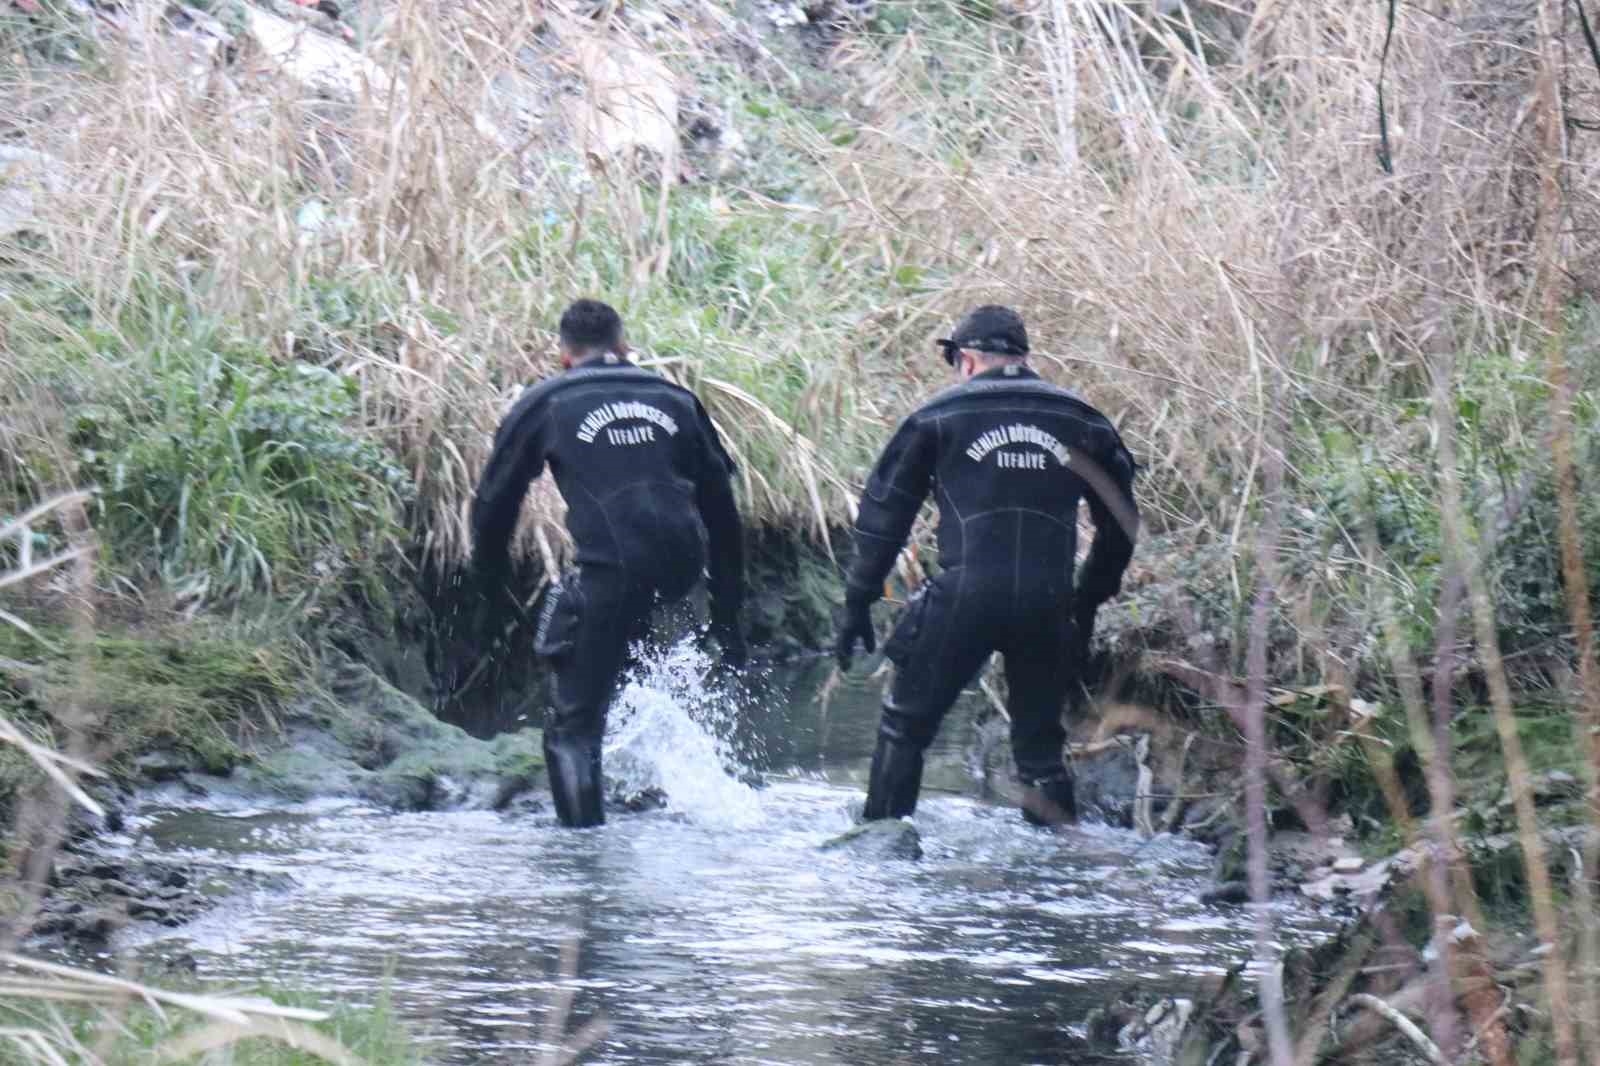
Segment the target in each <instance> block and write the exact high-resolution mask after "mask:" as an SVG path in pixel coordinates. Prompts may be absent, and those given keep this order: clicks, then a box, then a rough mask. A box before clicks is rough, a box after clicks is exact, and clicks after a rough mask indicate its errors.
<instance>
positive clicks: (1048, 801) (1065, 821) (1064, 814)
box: [1022, 776, 1078, 826]
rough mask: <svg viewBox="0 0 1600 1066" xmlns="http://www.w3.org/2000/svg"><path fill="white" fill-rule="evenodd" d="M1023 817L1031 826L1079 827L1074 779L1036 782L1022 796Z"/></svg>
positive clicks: (1062, 778) (1053, 778)
mask: <svg viewBox="0 0 1600 1066" xmlns="http://www.w3.org/2000/svg"><path fill="white" fill-rule="evenodd" d="M1022 817H1023V818H1024V819H1026V820H1027V822H1028V824H1030V825H1040V826H1052V825H1077V824H1078V797H1077V795H1076V794H1075V792H1074V790H1073V787H1072V778H1071V777H1070V776H1068V777H1052V778H1050V779H1049V780H1047V781H1035V782H1034V783H1032V784H1031V785H1029V786H1028V787H1027V788H1026V790H1024V792H1023V794H1022Z"/></svg>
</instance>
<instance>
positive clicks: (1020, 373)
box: [967, 359, 1037, 381]
mask: <svg viewBox="0 0 1600 1066" xmlns="http://www.w3.org/2000/svg"><path fill="white" fill-rule="evenodd" d="M1035 376H1037V375H1035V374H1034V372H1033V368H1032V367H1030V366H1029V365H1028V364H1027V363H1025V362H1023V361H1022V360H1020V359H1019V360H1017V361H1015V362H1010V361H1003V362H993V363H986V364H984V365H982V366H980V367H979V368H978V369H977V370H976V371H974V372H973V375H972V377H970V378H968V379H967V380H968V381H976V380H977V379H978V378H984V379H985V380H987V379H988V378H998V377H1008V378H1009V377H1035Z"/></svg>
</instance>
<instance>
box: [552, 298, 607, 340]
mask: <svg viewBox="0 0 1600 1066" xmlns="http://www.w3.org/2000/svg"><path fill="white" fill-rule="evenodd" d="M561 343H562V344H563V345H564V346H566V348H567V349H568V350H569V351H574V352H591V351H608V352H612V351H616V350H617V349H618V348H620V347H621V346H622V316H621V315H619V314H617V311H616V308H614V307H612V306H611V305H610V304H606V303H601V302H600V301H599V300H574V301H573V302H572V303H571V305H569V306H568V307H567V309H566V310H565V311H563V312H561Z"/></svg>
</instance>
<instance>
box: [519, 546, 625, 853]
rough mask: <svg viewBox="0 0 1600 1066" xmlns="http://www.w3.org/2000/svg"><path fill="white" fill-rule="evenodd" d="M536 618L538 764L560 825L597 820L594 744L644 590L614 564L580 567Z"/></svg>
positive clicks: (601, 816) (601, 813)
mask: <svg viewBox="0 0 1600 1066" xmlns="http://www.w3.org/2000/svg"><path fill="white" fill-rule="evenodd" d="M552 595H554V596H556V597H557V599H556V600H555V601H554V602H553V603H551V604H549V605H547V607H546V610H545V612H544V614H543V616H542V617H541V619H540V626H539V651H540V653H541V654H543V655H546V656H548V657H549V660H550V667H551V692H550V697H551V698H550V707H549V710H548V712H547V713H546V715H545V729H544V753H545V766H546V770H547V772H548V774H549V777H550V791H551V793H552V796H553V798H554V800H555V807H556V818H557V819H558V820H560V822H561V824H562V825H565V826H573V827H582V826H590V825H599V824H600V823H602V822H604V821H605V810H604V802H603V798H602V797H603V791H604V790H603V783H602V779H601V768H600V746H601V741H602V738H603V737H604V735H605V729H606V710H607V708H608V707H609V706H610V704H611V698H612V696H613V695H614V694H615V692H616V688H617V677H618V675H619V674H620V673H621V671H622V667H623V663H624V661H625V658H626V656H627V652H628V644H629V642H630V640H632V639H633V638H634V637H635V636H636V635H637V634H638V632H639V630H640V628H641V626H643V625H644V624H645V622H646V620H647V619H648V616H649V612H650V606H651V596H650V594H649V592H648V591H646V590H644V589H641V588H640V587H639V586H638V585H637V584H636V583H635V582H633V581H631V580H629V579H628V577H627V576H626V575H625V574H623V573H622V572H620V571H617V570H614V569H610V568H604V567H586V568H584V569H582V570H580V571H578V572H577V573H575V574H569V575H568V576H567V577H566V578H564V579H563V580H562V584H561V586H560V589H559V591H557V592H554V593H552Z"/></svg>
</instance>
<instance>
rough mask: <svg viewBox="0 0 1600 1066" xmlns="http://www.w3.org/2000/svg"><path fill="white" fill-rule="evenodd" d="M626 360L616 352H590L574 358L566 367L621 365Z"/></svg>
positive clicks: (574, 368) (573, 368)
mask: <svg viewBox="0 0 1600 1066" xmlns="http://www.w3.org/2000/svg"><path fill="white" fill-rule="evenodd" d="M626 362H627V360H626V359H624V358H623V357H622V356H620V355H618V354H617V353H616V352H611V351H606V352H590V353H588V354H587V355H584V356H581V357H579V358H577V359H574V360H573V361H572V363H571V365H570V366H568V368H567V369H569V370H577V369H579V368H580V367H588V366H621V365H622V364H623V363H626Z"/></svg>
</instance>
